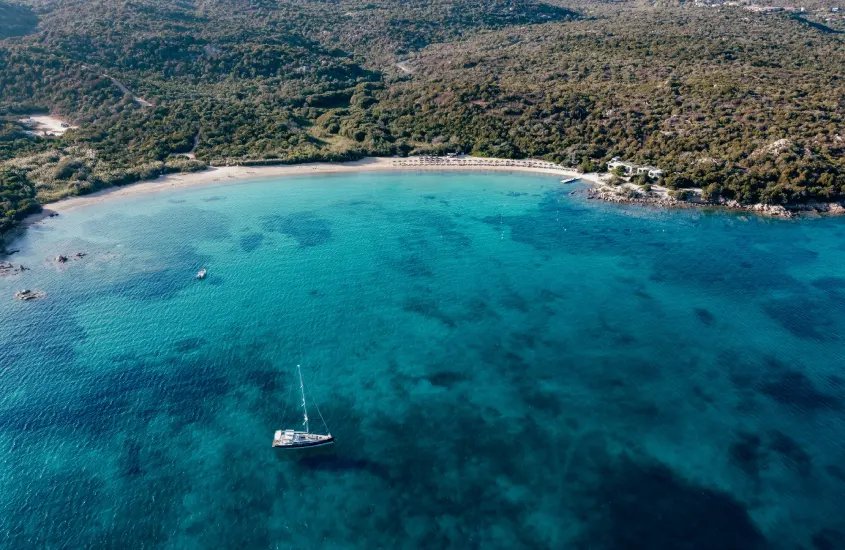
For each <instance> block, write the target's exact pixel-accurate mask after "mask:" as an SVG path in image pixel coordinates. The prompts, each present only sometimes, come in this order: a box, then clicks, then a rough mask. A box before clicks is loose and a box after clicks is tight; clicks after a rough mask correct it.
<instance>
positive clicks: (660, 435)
mask: <svg viewBox="0 0 845 550" xmlns="http://www.w3.org/2000/svg"><path fill="white" fill-rule="evenodd" d="M576 188H577V186H576V187H571V186H561V185H559V184H558V183H557V179H555V178H550V177H541V176H526V175H512V174H458V173H435V174H432V173H425V174H414V173H402V174H399V173H392V174H357V175H351V176H330V177H309V178H298V179H285V180H281V181H262V182H253V183H250V184H231V185H219V186H215V187H207V188H194V189H190V190H180V191H174V192H165V193H160V194H156V195H149V196H139V197H133V198H114V199H110V200H108V201H106V202H103V203H101V204H99V205H94V206H90V207H87V208H84V209H78V210H75V211H70V212H68V213H66V214H62V215H61V216H60V217H58V218H52V219H49V220H47V221H45V222H44V223H43V224H42V225H40V226H37V227H34V228H32V229H30V230H29V231H27V233H26V234H25V235H24V236H23V237H22V238H21V239H20V240H19V241H18V242H16V243H14V245H13V248H20V249H21V252H19V253H18V254H16V255H14V256H13V257H12V258H11V259H12V260H13V261H14V262H15V263H23V264H24V265H27V266H29V267H31V268H32V269H31V270H30V271H27V272H25V273H24V274H23V275H21V276H20V277H18V278H14V279H13V278H5V279H0V298H2V299H0V319H2V320H0V540H3V541H5V542H4V543H2V546H4V547H9V548H82V547H98V548H102V547H114V548H153V547H156V548H223V547H226V548H368V549H369V548H462V549H463V548H584V549H587V548H591V549H621V548H625V549H635V548H667V549H669V548H685V549H699V548H719V549H728V548H737V549H740V548H741V549H752V548H793V549H797V548H805V549H812V548H815V549H819V550H827V549H830V548H841V546H836V545H838V544H839V545H841V544H842V540H843V539H845V535H843V533H842V529H843V528H842V527H841V526H842V525H843V524H845V521H843V520H845V518H843V515H845V512H843V510H845V421H844V420H845V411H843V406H844V405H845V373H843V363H845V362H844V361H843V359H844V358H843V346H842V344H843V339H845V336H844V335H845V307H843V306H845V220H842V219H820V220H805V221H800V222H784V221H773V220H766V219H759V218H753V217H752V218H744V217H740V216H736V215H729V214H721V213H709V214H708V213H702V212H698V211H680V212H665V211H658V210H650V209H643V208H636V207H621V206H617V205H606V204H602V203H594V202H590V201H586V200H585V199H584V197H583V195H575V196H570V195H569V191H571V190H572V189H576ZM79 251H83V252H86V253H87V256H85V257H84V258H82V259H74V260H72V261H70V262H68V264H66V265H64V266H59V265H57V264H56V263H55V262H53V261H51V260H50V258H54V257H55V256H56V255H57V254H69V255H72V254H74V253H76V252H79ZM201 267H207V268H208V273H209V275H208V278H207V279H206V280H204V281H195V280H194V274H195V273H196V272H197V271H198V270H199V269H200V268H201ZM20 288H33V289H43V290H44V291H46V292H47V293H48V295H47V297H46V298H45V299H43V300H41V301H36V302H26V303H23V302H19V301H16V300H14V299H13V298H12V294H13V293H14V291H16V290H18V289H20ZM297 363H301V364H302V365H303V373H304V375H305V378H306V384H307V387H308V389H309V396H310V398H312V399H313V402H315V403H316V404H317V405H319V408H320V412H321V413H322V415H323V416H324V417H325V420H326V421H327V423H328V425H329V427H330V429H331V432H332V434H333V435H334V436H335V437H336V438H337V444H336V445H334V446H332V447H329V448H325V449H322V450H318V451H314V452H293V453H291V452H285V451H279V450H276V449H272V448H271V447H270V443H271V440H272V436H273V432H274V431H275V430H276V429H280V428H285V427H291V428H293V427H298V426H299V424H298V423H299V421H300V416H299V412H298V410H297V408H296V407H297V400H296V391H297V384H296V380H295V378H294V373H295V366H296V364H297ZM310 413H311V415H310V416H311V418H312V427H315V428H319V427H320V424H321V422H320V420H319V415H318V413H317V410H316V408H312V410H311V411H310Z"/></svg>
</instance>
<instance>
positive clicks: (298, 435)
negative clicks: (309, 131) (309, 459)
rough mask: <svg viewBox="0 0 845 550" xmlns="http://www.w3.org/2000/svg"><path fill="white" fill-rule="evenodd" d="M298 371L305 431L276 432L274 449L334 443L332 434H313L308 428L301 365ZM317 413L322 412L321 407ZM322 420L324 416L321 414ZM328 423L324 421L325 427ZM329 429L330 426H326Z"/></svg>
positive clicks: (301, 447)
mask: <svg viewBox="0 0 845 550" xmlns="http://www.w3.org/2000/svg"><path fill="white" fill-rule="evenodd" d="M296 371H297V372H298V373H299V391H300V392H301V393H302V414H303V417H304V425H305V431H304V432H301V431H297V430H284V431H283V430H276V434H275V435H274V436H273V447H282V448H285V449H303V448H305V447H319V446H321V445H329V444H331V443H334V438H333V437H332V434H330V433H327V434H312V433H311V431H310V430H309V428H308V407H307V406H306V405H305V384H304V383H303V382H302V369H301V368H300V366H299V365H297V366H296ZM317 412H318V413H319V412H320V409H319V407H318V408H317ZM320 418H321V419H322V418H323V415H322V414H320ZM325 423H326V421H325V420H323V424H324V425H325ZM326 428H328V426H326Z"/></svg>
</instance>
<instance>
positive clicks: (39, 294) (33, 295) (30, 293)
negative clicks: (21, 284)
mask: <svg viewBox="0 0 845 550" xmlns="http://www.w3.org/2000/svg"><path fill="white" fill-rule="evenodd" d="M46 295H47V293H46V292H44V291H43V290H29V289H28V288H27V289H24V290H19V291H17V292H15V298H17V299H18V300H23V301H24V302H28V301H29V300H37V299H39V298H43V297H44V296H46Z"/></svg>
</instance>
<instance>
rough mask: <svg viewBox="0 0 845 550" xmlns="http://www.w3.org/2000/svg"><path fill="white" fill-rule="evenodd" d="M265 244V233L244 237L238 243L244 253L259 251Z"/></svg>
mask: <svg viewBox="0 0 845 550" xmlns="http://www.w3.org/2000/svg"><path fill="white" fill-rule="evenodd" d="M263 242H264V234H263V233H250V234H248V235H243V236H242V237H241V238H239V239H238V243H239V244H240V246H241V250H243V251H244V252H252V251H254V250H257V249H258V247H260V246H261V244H262V243H263Z"/></svg>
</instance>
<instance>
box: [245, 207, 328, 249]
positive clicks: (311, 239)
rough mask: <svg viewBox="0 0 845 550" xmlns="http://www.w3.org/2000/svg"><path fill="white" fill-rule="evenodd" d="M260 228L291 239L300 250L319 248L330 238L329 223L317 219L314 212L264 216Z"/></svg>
mask: <svg viewBox="0 0 845 550" xmlns="http://www.w3.org/2000/svg"><path fill="white" fill-rule="evenodd" d="M262 228H263V229H264V230H265V231H273V232H275V233H282V234H283V235H287V236H288V237H291V238H293V239H294V240H296V242H297V243H298V244H299V246H300V247H301V248H308V247H313V246H320V245H321V244H326V243H327V242H329V241H330V240H331V238H332V230H331V222H329V220H327V219H325V218H320V217H318V216H317V214H316V213H314V212H296V213H294V214H289V215H285V216H281V215H276V216H266V217H264V218H263V222H262Z"/></svg>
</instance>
